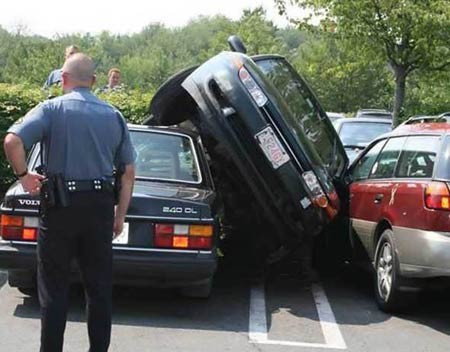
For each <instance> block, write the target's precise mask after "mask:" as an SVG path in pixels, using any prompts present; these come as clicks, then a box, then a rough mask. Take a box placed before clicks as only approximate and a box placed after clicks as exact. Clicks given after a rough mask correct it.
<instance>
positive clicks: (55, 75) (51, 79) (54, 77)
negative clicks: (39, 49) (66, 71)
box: [44, 68, 62, 88]
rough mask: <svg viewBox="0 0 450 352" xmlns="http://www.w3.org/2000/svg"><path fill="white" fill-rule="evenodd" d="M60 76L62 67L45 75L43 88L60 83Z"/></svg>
mask: <svg viewBox="0 0 450 352" xmlns="http://www.w3.org/2000/svg"><path fill="white" fill-rule="evenodd" d="M61 76H62V69H60V68H58V69H56V70H53V71H52V72H50V74H49V75H48V77H47V80H46V81H45V83H44V88H49V87H50V86H52V85H53V84H58V83H60V82H61V80H62V77H61Z"/></svg>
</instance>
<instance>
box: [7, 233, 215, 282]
mask: <svg viewBox="0 0 450 352" xmlns="http://www.w3.org/2000/svg"><path fill="white" fill-rule="evenodd" d="M113 256H114V257H113V270H114V283H115V284H133V285H134V284H137V285H149V286H158V287H181V286H189V285H195V284H201V283H206V282H208V280H209V279H210V278H211V277H212V276H213V275H214V273H215V271H216V268H217V259H216V255H215V254H214V252H213V251H175V250H173V251H167V250H153V249H144V248H142V249H140V248H133V249H130V248H125V247H114V252H113ZM0 269H6V270H11V271H15V272H29V273H30V274H34V273H35V272H36V245H34V244H26V245H23V244H20V245H16V244H11V242H5V241H4V242H1V241H0ZM74 271H77V268H76V265H75V263H74ZM77 277H78V275H77Z"/></svg>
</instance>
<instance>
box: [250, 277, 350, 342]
mask: <svg viewBox="0 0 450 352" xmlns="http://www.w3.org/2000/svg"><path fill="white" fill-rule="evenodd" d="M311 288H312V294H313V297H314V302H315V304H316V309H317V313H318V316H319V321H320V326H321V328H322V333H323V336H324V339H325V343H310V342H297V341H282V340H269V338H268V333H267V320H266V301H265V289H264V285H263V284H260V285H258V286H254V287H252V289H251V293H250V319H249V341H250V343H257V344H265V345H281V346H293V347H310V348H328V349H340V350H343V349H346V348H347V345H346V344H345V341H344V338H343V337H342V334H341V331H340V330H339V326H338V324H337V323H336V318H335V317H334V314H333V311H332V310H331V306H330V303H329V302H328V299H327V296H326V294H325V291H324V290H323V288H322V287H321V286H320V285H319V284H313V285H312V287H311Z"/></svg>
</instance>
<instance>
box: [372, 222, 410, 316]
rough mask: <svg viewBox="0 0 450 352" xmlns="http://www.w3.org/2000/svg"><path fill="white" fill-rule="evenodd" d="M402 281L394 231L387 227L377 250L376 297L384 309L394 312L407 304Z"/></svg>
mask: <svg viewBox="0 0 450 352" xmlns="http://www.w3.org/2000/svg"><path fill="white" fill-rule="evenodd" d="M401 281H402V278H401V276H400V273H399V262H398V257H397V254H396V250H395V243H394V239H393V232H392V230H391V229H386V230H384V232H383V233H382V235H381V237H380V239H379V240H378V245H377V249H376V252H375V285H374V286H375V298H376V301H377V305H378V307H379V308H380V309H381V310H382V311H385V312H393V311H397V310H399V309H401V308H403V307H404V306H405V303H406V301H405V299H404V298H405V293H404V292H401V291H400V285H401Z"/></svg>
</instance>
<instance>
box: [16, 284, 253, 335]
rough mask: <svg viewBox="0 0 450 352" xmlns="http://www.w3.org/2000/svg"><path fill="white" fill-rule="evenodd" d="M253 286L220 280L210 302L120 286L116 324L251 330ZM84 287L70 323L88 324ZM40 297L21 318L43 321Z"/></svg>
mask: <svg viewBox="0 0 450 352" xmlns="http://www.w3.org/2000/svg"><path fill="white" fill-rule="evenodd" d="M248 311H249V284H248V283H247V282H246V281H245V280H240V279H231V280H230V279H229V278H227V277H218V278H217V280H216V281H215V284H214V287H213V292H212V294H211V297H210V298H209V299H192V298H184V297H181V296H179V295H178V294H177V292H176V291H175V290H171V289H155V288H149V287H126V286H116V287H114V289H113V324H114V325H126V326H138V327H156V328H172V329H193V330H209V331H211V330H212V331H214V330H216V331H231V332H247V331H248ZM84 312H85V310H84V293H83V289H82V286H81V285H75V286H72V288H71V293H70V307H69V312H68V321H72V322H84V321H85V315H84ZM39 314H40V313H39V302H38V300H37V298H36V297H24V298H23V301H22V303H21V304H18V305H17V306H16V308H15V311H14V315H15V316H16V317H19V318H33V319H39V317H40V315H39Z"/></svg>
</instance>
